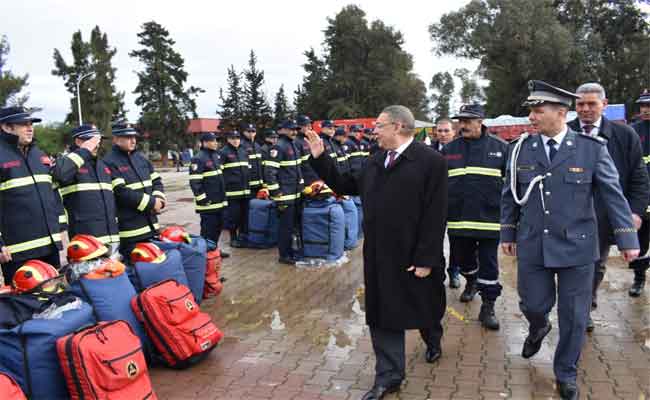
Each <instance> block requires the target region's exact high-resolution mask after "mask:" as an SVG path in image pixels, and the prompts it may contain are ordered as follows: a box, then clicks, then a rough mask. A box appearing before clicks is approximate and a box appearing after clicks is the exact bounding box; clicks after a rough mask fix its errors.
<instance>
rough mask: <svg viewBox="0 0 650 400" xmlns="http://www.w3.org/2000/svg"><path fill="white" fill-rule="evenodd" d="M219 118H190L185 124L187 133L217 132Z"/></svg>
mask: <svg viewBox="0 0 650 400" xmlns="http://www.w3.org/2000/svg"><path fill="white" fill-rule="evenodd" d="M219 122H221V120H220V119H217V118H195V119H191V120H190V124H189V125H188V126H187V133H190V134H197V133H203V132H217V131H218V130H219V129H218V128H219Z"/></svg>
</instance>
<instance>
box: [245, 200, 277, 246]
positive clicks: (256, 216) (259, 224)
mask: <svg viewBox="0 0 650 400" xmlns="http://www.w3.org/2000/svg"><path fill="white" fill-rule="evenodd" d="M278 226H279V217H278V210H277V208H276V207H275V204H274V202H273V201H271V200H261V199H252V200H251V201H250V206H249V209H248V246H249V247H253V248H258V249H268V248H271V247H274V246H277V244H278Z"/></svg>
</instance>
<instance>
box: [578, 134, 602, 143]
mask: <svg viewBox="0 0 650 400" xmlns="http://www.w3.org/2000/svg"><path fill="white" fill-rule="evenodd" d="M578 136H579V137H582V138H585V139H590V140H593V141H594V142H598V143H600V144H605V143H607V141H605V139H603V138H601V137H600V136H591V135H587V134H586V133H584V132H578Z"/></svg>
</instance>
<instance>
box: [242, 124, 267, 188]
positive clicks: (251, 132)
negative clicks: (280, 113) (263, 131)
mask: <svg viewBox="0 0 650 400" xmlns="http://www.w3.org/2000/svg"><path fill="white" fill-rule="evenodd" d="M241 133H242V137H241V147H243V148H244V150H246V153H248V163H249V164H250V166H251V169H250V181H249V186H250V190H251V196H255V194H256V193H257V191H258V190H260V189H261V188H262V184H263V183H264V176H263V174H262V146H260V144H259V143H257V142H256V141H255V136H256V135H257V129H256V128H255V125H253V124H242V126H241Z"/></svg>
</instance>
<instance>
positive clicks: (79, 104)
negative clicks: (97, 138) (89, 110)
mask: <svg viewBox="0 0 650 400" xmlns="http://www.w3.org/2000/svg"><path fill="white" fill-rule="evenodd" d="M91 75H95V73H94V72H89V73H87V74H84V75H81V76H80V77H79V79H77V115H79V126H81V124H82V123H83V122H82V120H81V93H79V85H81V81H82V80H84V79H85V78H87V77H89V76H91Z"/></svg>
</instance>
